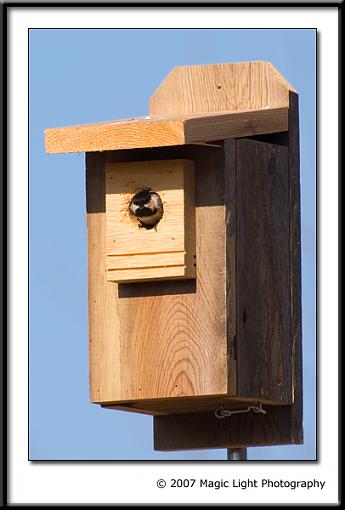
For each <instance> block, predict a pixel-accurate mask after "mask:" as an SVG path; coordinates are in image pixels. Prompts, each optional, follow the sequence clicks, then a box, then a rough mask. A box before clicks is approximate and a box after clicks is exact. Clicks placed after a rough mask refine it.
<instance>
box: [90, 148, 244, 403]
mask: <svg viewBox="0 0 345 510" xmlns="http://www.w3.org/2000/svg"><path fill="white" fill-rule="evenodd" d="M89 158H90V160H91V161H92V160H94V165H96V166H97V165H100V166H99V168H98V174H97V176H98V178H99V179H101V180H102V179H104V165H105V164H106V163H111V162H114V161H136V160H145V159H146V160H152V159H157V160H158V159H169V158H171V159H175V158H183V159H184V158H186V159H192V160H194V161H195V165H196V176H197V178H196V260H197V279H196V281H195V280H194V281H193V280H185V281H164V282H148V283H146V282H145V283H131V284H119V285H118V284H116V283H113V282H107V283H106V282H105V276H104V266H102V264H103V262H102V254H103V250H104V251H105V247H104V246H103V245H104V242H103V245H102V246H103V248H102V250H101V251H102V253H99V254H98V258H99V262H100V264H98V266H97V265H96V263H95V265H93V263H92V260H95V261H96V255H94V259H90V266H89V268H90V271H91V273H92V274H91V276H90V282H91V281H94V280H96V279H97V282H98V286H99V287H101V288H102V289H103V294H102V303H103V306H101V307H97V308H95V306H96V305H95V303H94V291H92V290H91V291H90V317H91V318H90V335H91V339H92V342H93V343H91V341H90V346H91V348H90V367H91V371H92V372H93V373H92V374H91V386H92V387H91V395H92V400H93V401H94V402H99V403H109V404H110V403H114V404H115V403H121V402H122V401H129V400H136V401H138V400H148V399H157V398H167V397H190V396H198V395H199V396H203V395H224V396H226V395H227V391H228V363H227V324H226V322H227V319H226V318H227V313H226V271H225V265H226V228H225V206H224V190H225V185H224V150H223V147H216V148H214V147H212V148H209V147H197V148H193V147H186V148H180V149H179V148H170V149H160V150H157V149H156V150H154V149H152V150H146V151H145V150H143V151H121V152H117V153H114V152H111V153H107V154H106V155H105V158H104V161H101V160H100V159H99V156H97V155H89ZM102 182H103V181H102ZM103 185H104V182H103ZM89 188H90V193H89V194H90V195H91V194H92V192H91V188H92V184H91V182H90V183H89ZM97 214H99V212H98V213H97ZM101 217H102V218H103V213H101ZM100 221H101V222H102V228H103V229H104V225H103V219H102V220H100ZM90 225H91V224H90ZM95 225H96V224H95ZM95 228H96V227H95ZM92 229H93V224H92V225H91V230H92ZM97 235H98V234H97ZM89 236H90V237H89V240H90V242H91V249H92V246H93V243H94V241H93V239H94V237H93V236H96V233H94V234H92V233H91V234H90V230H89ZM98 249H99V248H98ZM99 250H100V249H99ZM102 267H103V269H102ZM105 289H107V292H106V297H105ZM106 310H107V311H106ZM105 312H106V313H105ZM94 342H95V343H96V345H95V343H94ZM234 375H235V374H233V376H234ZM177 405H178V403H177Z"/></svg>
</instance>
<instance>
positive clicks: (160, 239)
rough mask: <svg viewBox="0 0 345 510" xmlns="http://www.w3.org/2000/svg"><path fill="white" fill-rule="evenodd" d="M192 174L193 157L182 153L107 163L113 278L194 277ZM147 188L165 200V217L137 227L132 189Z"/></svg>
mask: <svg viewBox="0 0 345 510" xmlns="http://www.w3.org/2000/svg"><path fill="white" fill-rule="evenodd" d="M194 174H195V172H194V162H193V161H188V160H182V159H178V160H171V159H170V160H163V161H135V162H130V163H126V162H124V163H110V164H108V165H107V168H106V252H107V267H108V275H107V278H108V280H109V281H116V282H121V281H122V282H123V281H126V282H129V281H140V280H143V279H145V280H153V279H155V278H158V279H163V278H164V279H166V278H168V279H171V278H183V277H186V278H193V277H195V265H196V260H195V256H196V252H195V189H194ZM143 189H150V190H152V191H155V192H156V193H158V194H159V196H160V198H161V200H162V202H163V217H162V219H161V220H160V221H159V223H158V224H157V226H156V227H155V228H153V229H150V230H147V229H145V228H139V223H138V221H137V220H136V218H135V217H133V215H131V214H130V212H129V204H130V201H131V199H132V197H133V195H134V194H135V193H137V192H138V191H141V190H143ZM151 254H153V255H151ZM176 254H177V257H176ZM181 254H182V256H181ZM150 266H151V269H152V270H150Z"/></svg>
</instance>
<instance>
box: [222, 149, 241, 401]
mask: <svg viewBox="0 0 345 510" xmlns="http://www.w3.org/2000/svg"><path fill="white" fill-rule="evenodd" d="M224 155H225V229H226V313H227V339H228V367H229V368H228V374H229V379H228V385H229V386H228V392H229V395H237V378H238V376H237V345H236V342H237V313H236V310H237V267H236V264H237V255H236V253H237V186H236V179H237V177H236V173H237V171H236V141H235V140H225V141H224Z"/></svg>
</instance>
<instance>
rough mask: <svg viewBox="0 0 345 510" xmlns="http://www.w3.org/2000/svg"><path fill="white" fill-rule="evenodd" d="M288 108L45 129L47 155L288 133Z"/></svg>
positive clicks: (128, 120) (152, 118)
mask: <svg viewBox="0 0 345 510" xmlns="http://www.w3.org/2000/svg"><path fill="white" fill-rule="evenodd" d="M287 126H288V108H273V109H268V110H267V109H264V110H257V111H243V112H230V113H229V112H223V113H219V114H216V115H210V114H205V115H200V114H199V115H189V116H185V115H182V116H176V115H174V116H170V117H164V118H163V117H148V118H137V119H127V120H121V121H109V122H99V123H97V124H84V125H80V126H68V127H62V128H49V129H46V130H45V148H46V152H47V153H56V154H61V153H66V152H97V151H110V150H121V149H136V148H145V147H165V146H172V145H185V144H190V143H200V142H208V141H214V140H221V139H224V138H232V137H242V136H251V135H260V134H264V133H270V132H281V131H287Z"/></svg>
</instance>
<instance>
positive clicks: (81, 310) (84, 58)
mask: <svg viewBox="0 0 345 510" xmlns="http://www.w3.org/2000/svg"><path fill="white" fill-rule="evenodd" d="M29 37H30V69H29V72H30V88H29V92H30V96H29V100H30V182H29V187H30V190H29V192H30V211H29V213H30V268H29V270H30V423H29V431H30V458H31V459H32V460H52V459H57V460H59V459H61V460H62V459H68V460H82V459H90V460H134V459H135V460H224V459H225V458H226V451H225V450H223V449H216V450H203V451H187V452H167V453H162V452H155V451H154V450H153V439H152V418H151V417H149V416H144V415H139V414H133V413H124V412H119V411H110V410H105V409H102V408H101V407H100V406H97V405H95V404H90V402H89V395H88V351H87V348H88V345H87V344H88V334H87V323H88V319H87V238H86V206H85V169H84V154H63V155H47V154H45V152H44V129H45V128H47V127H57V126H65V125H69V124H79V123H88V122H98V121H102V120H111V119H117V118H126V117H131V116H142V115H146V114H147V113H148V110H149V105H148V101H149V97H150V95H151V94H152V92H153V91H154V90H155V89H156V88H157V87H158V85H159V84H160V82H161V81H162V80H163V79H164V77H165V76H166V75H167V74H168V73H169V71H170V70H171V69H172V68H173V67H174V66H177V65H192V64H211V63H225V62H243V61H249V60H267V61H270V62H272V64H273V65H274V66H275V67H276V68H277V69H278V70H279V71H280V72H281V73H282V74H283V75H284V77H285V78H286V79H287V80H288V81H289V82H290V83H291V85H293V87H294V88H295V89H296V90H297V91H298V93H299V94H300V133H301V193H302V195H301V201H302V291H303V297H302V309H303V380H304V435H305V444H304V445H301V446H279V447H264V448H249V449H248V458H249V459H252V460H274V459H289V460H292V459H304V460H312V459H314V458H315V454H316V453H315V447H316V439H315V427H316V423H315V401H316V394H315V386H316V383H315V370H316V366H315V351H316V338H315V335H316V331H315V291H316V284H315V270H316V269H315V267H316V266H315V247H316V246H315V235H316V225H315V200H316V196H315V186H316V166H315V142H316V140H315V129H316V128H315V126H316V124H315V115H316V114H315V105H316V95H315V94H316V83H315V79H316V69H315V65H316V56H315V51H316V32H315V30H312V29H300V30H298V29H291V30H289V29H286V30H281V29H280V30H264V29H257V30H243V29H238V30H235V29H228V30H224V29H217V30H214V29H205V30H203V29H193V30H180V29H179V30H163V29H162V30H161V29H160V30H149V29H142V30H127V29H126V30H118V29H111V30H99V29H98V30H97V29H92V30H91V29H90V30H86V29H81V30H65V29H61V30H59V29H55V30H49V29H47V30H43V29H32V30H30V34H29Z"/></svg>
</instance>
